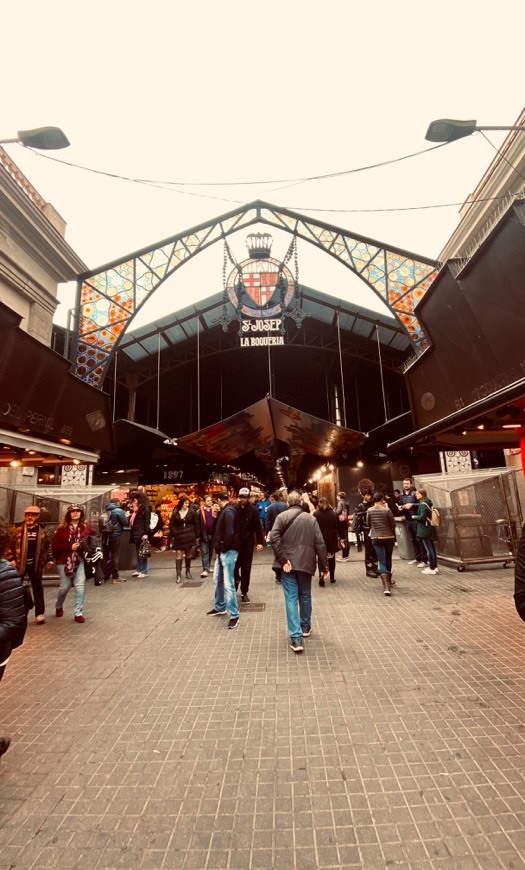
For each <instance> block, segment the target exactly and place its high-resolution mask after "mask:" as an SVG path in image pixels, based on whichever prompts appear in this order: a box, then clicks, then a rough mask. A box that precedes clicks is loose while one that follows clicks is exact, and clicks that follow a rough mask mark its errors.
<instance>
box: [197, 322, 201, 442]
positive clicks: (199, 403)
mask: <svg viewBox="0 0 525 870" xmlns="http://www.w3.org/2000/svg"><path fill="white" fill-rule="evenodd" d="M200 428H201V354H200V329H199V315H198V314H197V432H199V430H200Z"/></svg>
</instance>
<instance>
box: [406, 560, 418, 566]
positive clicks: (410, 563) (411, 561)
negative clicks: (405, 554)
mask: <svg viewBox="0 0 525 870" xmlns="http://www.w3.org/2000/svg"><path fill="white" fill-rule="evenodd" d="M408 564H409V565H417V559H411V560H410V562H409V563H408Z"/></svg>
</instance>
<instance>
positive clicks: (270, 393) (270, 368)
mask: <svg viewBox="0 0 525 870" xmlns="http://www.w3.org/2000/svg"><path fill="white" fill-rule="evenodd" d="M268 395H269V397H270V399H272V398H273V395H272V358H271V355H270V345H268Z"/></svg>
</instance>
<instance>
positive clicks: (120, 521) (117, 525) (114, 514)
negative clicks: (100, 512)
mask: <svg viewBox="0 0 525 870" xmlns="http://www.w3.org/2000/svg"><path fill="white" fill-rule="evenodd" d="M104 510H106V511H107V512H108V513H109V515H110V517H111V522H112V523H113V526H114V529H113V531H112V532H111V535H110V536H109V537H110V538H120V536H121V534H122V529H124V528H127V527H128V526H129V522H128V518H127V516H126V514H125V513H124V511H123V510H122V508H120V507H118V505H116V504H113V502H112V501H110V502H108V504H107V505H106V506H105V508H104Z"/></svg>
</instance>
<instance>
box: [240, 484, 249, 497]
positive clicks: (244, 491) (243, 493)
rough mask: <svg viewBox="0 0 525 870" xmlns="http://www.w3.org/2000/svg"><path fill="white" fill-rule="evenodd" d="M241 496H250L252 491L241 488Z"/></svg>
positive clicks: (244, 487)
mask: <svg viewBox="0 0 525 870" xmlns="http://www.w3.org/2000/svg"><path fill="white" fill-rule="evenodd" d="M239 495H250V490H249V489H248V487H247V486H241V488H240V490H239Z"/></svg>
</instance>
